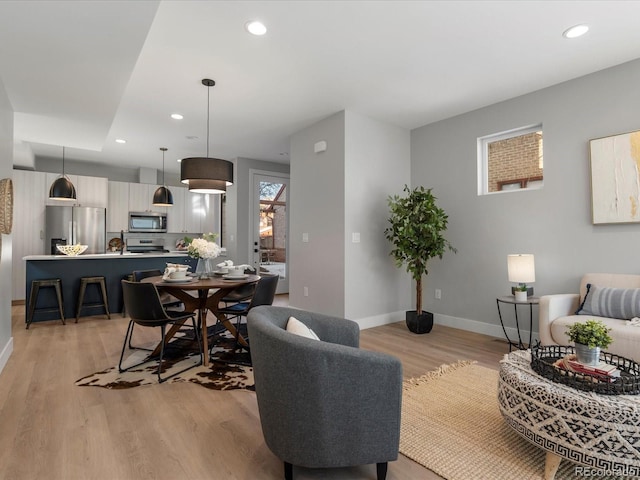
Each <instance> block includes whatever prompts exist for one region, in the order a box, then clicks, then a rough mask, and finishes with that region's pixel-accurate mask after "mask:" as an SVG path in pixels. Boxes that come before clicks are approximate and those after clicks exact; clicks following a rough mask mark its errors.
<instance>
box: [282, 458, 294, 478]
mask: <svg viewBox="0 0 640 480" xmlns="http://www.w3.org/2000/svg"><path fill="white" fill-rule="evenodd" d="M284 480H293V465H291V464H290V463H287V462H284Z"/></svg>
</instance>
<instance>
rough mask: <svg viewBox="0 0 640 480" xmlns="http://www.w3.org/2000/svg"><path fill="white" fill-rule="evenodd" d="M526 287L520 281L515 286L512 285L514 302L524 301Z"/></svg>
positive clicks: (525, 299) (525, 298)
mask: <svg viewBox="0 0 640 480" xmlns="http://www.w3.org/2000/svg"><path fill="white" fill-rule="evenodd" d="M528 288H529V287H527V284H526V283H521V284H520V285H518V286H517V287H513V293H514V295H515V297H516V302H526V301H527V290H528Z"/></svg>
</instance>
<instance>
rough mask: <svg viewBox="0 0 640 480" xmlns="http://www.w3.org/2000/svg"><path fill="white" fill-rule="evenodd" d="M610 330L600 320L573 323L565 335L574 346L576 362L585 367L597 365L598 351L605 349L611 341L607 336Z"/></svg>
mask: <svg viewBox="0 0 640 480" xmlns="http://www.w3.org/2000/svg"><path fill="white" fill-rule="evenodd" d="M610 331H611V329H610V328H607V326H606V325H605V324H604V323H603V322H602V321H601V320H593V319H591V320H587V321H586V322H584V323H574V324H573V325H571V326H570V327H569V328H568V329H567V331H566V335H567V336H568V337H569V339H570V340H571V341H572V342H573V343H575V345H576V357H577V360H578V362H580V363H584V364H585V365H597V364H598V362H599V361H600V349H605V348H607V347H608V346H609V345H610V344H611V342H612V341H613V339H612V338H611V336H610V335H609V332H610Z"/></svg>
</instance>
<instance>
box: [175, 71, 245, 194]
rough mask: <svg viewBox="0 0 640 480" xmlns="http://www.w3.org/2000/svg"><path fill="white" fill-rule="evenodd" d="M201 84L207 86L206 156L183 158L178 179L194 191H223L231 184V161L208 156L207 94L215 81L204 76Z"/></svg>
mask: <svg viewBox="0 0 640 480" xmlns="http://www.w3.org/2000/svg"><path fill="white" fill-rule="evenodd" d="M202 84H203V85H204V86H205V87H207V156H206V157H190V158H183V159H182V162H181V163H180V180H181V181H182V183H186V184H187V185H189V190H190V191H192V192H195V193H225V192H226V191H227V187H228V186H229V185H233V163H231V162H229V161H228V160H222V159H221V158H210V157H209V95H210V91H211V87H213V86H214V85H215V84H216V82H214V81H213V80H210V79H208V78H205V79H203V80H202Z"/></svg>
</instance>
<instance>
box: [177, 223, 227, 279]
mask: <svg viewBox="0 0 640 480" xmlns="http://www.w3.org/2000/svg"><path fill="white" fill-rule="evenodd" d="M217 236H218V235H217V234H215V233H205V234H204V235H202V238H193V239H191V238H185V244H187V252H188V253H189V256H190V257H193V258H197V259H198V265H197V266H196V272H195V273H196V276H197V277H198V278H208V277H210V276H212V275H213V271H214V265H213V259H214V258H216V257H217V256H218V255H220V246H218V244H217V243H216V242H215V239H216V237H217Z"/></svg>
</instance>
